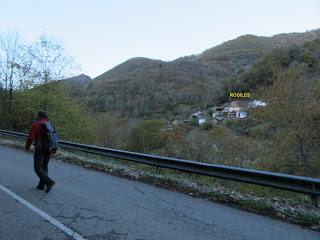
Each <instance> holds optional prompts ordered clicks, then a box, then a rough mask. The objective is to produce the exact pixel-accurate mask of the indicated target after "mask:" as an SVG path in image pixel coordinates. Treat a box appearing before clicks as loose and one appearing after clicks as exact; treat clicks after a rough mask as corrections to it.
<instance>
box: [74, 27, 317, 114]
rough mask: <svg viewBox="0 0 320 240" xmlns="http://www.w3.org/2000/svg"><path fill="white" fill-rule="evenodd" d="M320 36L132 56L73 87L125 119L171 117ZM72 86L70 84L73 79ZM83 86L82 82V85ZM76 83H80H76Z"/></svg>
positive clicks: (215, 97)
mask: <svg viewBox="0 0 320 240" xmlns="http://www.w3.org/2000/svg"><path fill="white" fill-rule="evenodd" d="M317 38H320V30H315V31H309V32H305V33H290V34H279V35H275V36H272V37H259V36H254V35H244V36H240V37H238V38H236V39H234V40H230V41H227V42H225V43H223V44H221V45H218V46H215V47H213V48H211V49H208V50H206V51H204V52H203V53H201V54H198V55H192V56H188V57H182V58H178V59H176V60H174V61H171V62H164V61H161V60H152V59H147V58H133V59H129V60H128V61H126V62H124V63H122V64H120V65H118V66H116V67H114V68H113V69H111V70H109V71H107V72H105V73H103V74H101V75H100V76H98V77H96V78H95V79H92V80H91V81H86V82H81V84H80V85H81V86H80V88H79V86H78V87H75V88H74V89H71V92H72V95H73V96H75V97H78V98H79V100H81V101H85V102H86V103H87V104H88V106H89V107H90V108H92V109H93V111H97V112H104V111H117V112H119V113H120V114H121V115H123V116H130V117H151V116H153V117H154V116H162V117H166V118H171V117H173V116H180V117H183V115H185V114H188V113H189V112H191V111H194V110H196V109H199V108H202V107H205V106H206V105H208V104H209V105H211V104H215V103H217V102H218V101H219V100H220V99H221V97H223V96H224V95H225V94H226V92H225V88H226V86H225V84H226V83H227V82H228V81H230V79H235V81H236V80H237V77H236V76H238V75H239V74H240V75H241V74H243V73H244V72H248V71H250V69H251V67H252V66H253V65H254V64H255V63H256V62H257V61H258V60H259V59H261V58H262V57H263V56H265V55H266V54H267V53H269V52H271V51H272V50H273V49H276V48H284V47H286V46H289V45H290V44H297V45H301V44H303V43H304V42H306V41H311V40H314V39H317ZM69 82H70V81H69ZM82 83H84V84H82ZM76 85H78V84H76Z"/></svg>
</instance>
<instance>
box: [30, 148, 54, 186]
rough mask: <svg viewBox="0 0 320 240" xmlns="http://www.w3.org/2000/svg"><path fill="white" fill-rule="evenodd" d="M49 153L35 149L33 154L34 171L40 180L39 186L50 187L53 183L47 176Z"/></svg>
mask: <svg viewBox="0 0 320 240" xmlns="http://www.w3.org/2000/svg"><path fill="white" fill-rule="evenodd" d="M49 160H50V152H49V151H47V150H44V149H41V148H36V149H35V152H34V171H35V172H36V174H37V175H38V177H39V178H40V181H39V186H40V187H44V186H45V185H46V186H51V185H52V184H54V181H53V180H52V179H51V178H49V176H48V164H49Z"/></svg>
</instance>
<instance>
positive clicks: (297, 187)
mask: <svg viewBox="0 0 320 240" xmlns="http://www.w3.org/2000/svg"><path fill="white" fill-rule="evenodd" d="M1 134H2V135H7V136H13V137H19V138H27V134H23V133H18V132H13V131H7V130H1V129H0V135H1ZM59 144H60V147H62V148H66V149H72V150H78V151H82V152H87V153H93V154H98V155H102V156H107V157H112V158H117V159H124V160H129V161H133V162H137V163H143V164H148V165H153V166H157V167H163V168H169V169H175V170H179V171H183V172H188V173H194V174H200V175H205V176H212V177H218V178H223V179H228V180H233V181H239V182H245V183H250V184H256V185H262V186H267V187H273V188H278V189H284V190H289V191H293V192H299V193H304V194H309V195H310V196H311V198H312V202H313V204H314V205H316V206H317V205H318V201H319V196H320V179H317V178H309V177H302V176H294V175H288V174H283V173H274V172H268V171H261V170H254V169H246V168H239V167H231V166H224V165H217V164H207V163H201V162H196V161H190V160H182V159H177V158H168V157H161V156H156V155H150V154H142V153H136V152H129V151H123V150H117V149H111V148H104V147H99V146H94V145H88V144H80V143H74V142H69V141H63V140H60V141H59Z"/></svg>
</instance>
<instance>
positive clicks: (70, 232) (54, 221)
mask: <svg viewBox="0 0 320 240" xmlns="http://www.w3.org/2000/svg"><path fill="white" fill-rule="evenodd" d="M0 190H2V191H3V192H5V193H7V194H8V195H10V196H11V197H12V198H14V199H15V200H17V201H18V202H20V203H22V204H23V205H24V206H26V207H27V208H29V209H30V210H32V211H33V212H35V213H36V214H38V215H39V216H41V217H42V218H44V219H45V220H47V221H48V222H50V223H51V224H52V225H54V226H56V227H57V228H59V229H60V230H62V231H63V232H65V233H66V234H68V235H70V236H71V237H73V238H74V239H75V240H87V239H86V238H84V237H82V236H81V235H80V234H78V233H76V232H75V231H73V230H72V229H70V228H68V227H67V226H65V225H63V224H62V223H61V222H59V221H58V220H57V219H55V218H53V217H51V216H50V215H48V214H47V213H45V212H44V211H42V210H41V209H39V208H37V207H36V206H34V205H32V204H31V203H29V202H28V201H26V200H24V199H23V198H21V197H19V196H18V195H17V194H15V193H14V192H12V191H11V190H9V189H8V188H6V187H4V186H2V185H1V184H0Z"/></svg>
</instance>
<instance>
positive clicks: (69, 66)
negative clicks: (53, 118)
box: [28, 34, 76, 110]
mask: <svg viewBox="0 0 320 240" xmlns="http://www.w3.org/2000/svg"><path fill="white" fill-rule="evenodd" d="M28 53H29V55H30V58H31V60H32V66H31V72H30V73H31V74H30V76H31V77H32V79H33V80H34V82H35V84H38V85H42V90H43V93H44V100H43V103H42V105H43V106H42V107H43V109H44V110H46V109H47V105H48V93H49V92H50V89H51V87H52V85H50V83H51V82H53V81H57V80H60V79H63V78H66V77H68V76H70V74H71V73H72V71H73V70H74V69H76V65H75V64H74V61H73V60H72V58H71V57H70V56H69V55H68V54H66V52H65V50H64V47H63V45H62V44H61V43H59V42H58V41H56V40H55V39H54V38H51V37H49V36H48V35H46V34H43V35H41V36H40V37H39V39H38V40H37V41H36V42H35V43H34V44H32V45H31V46H29V48H28Z"/></svg>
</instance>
